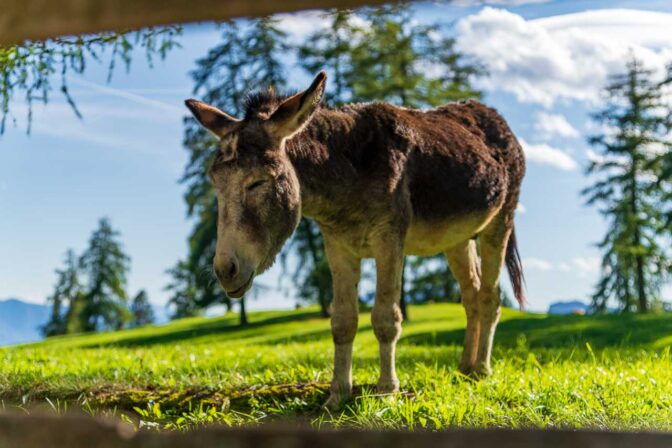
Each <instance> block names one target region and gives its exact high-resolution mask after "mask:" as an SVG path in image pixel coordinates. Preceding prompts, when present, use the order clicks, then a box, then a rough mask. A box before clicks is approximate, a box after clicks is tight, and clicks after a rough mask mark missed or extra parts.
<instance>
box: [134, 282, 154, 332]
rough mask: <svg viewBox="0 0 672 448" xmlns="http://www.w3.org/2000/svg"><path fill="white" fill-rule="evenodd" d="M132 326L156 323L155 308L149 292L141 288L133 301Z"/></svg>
mask: <svg viewBox="0 0 672 448" xmlns="http://www.w3.org/2000/svg"><path fill="white" fill-rule="evenodd" d="M131 315H132V318H131V319H132V320H131V327H140V326H142V325H148V324H152V323H154V310H153V309H152V304H151V303H149V298H148V297H147V292H146V291H145V290H144V289H141V290H140V291H139V292H138V293H137V294H136V295H135V297H133V300H132V301H131Z"/></svg>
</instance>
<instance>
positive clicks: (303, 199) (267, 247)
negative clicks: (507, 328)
mask: <svg viewBox="0 0 672 448" xmlns="http://www.w3.org/2000/svg"><path fill="white" fill-rule="evenodd" d="M326 78H327V76H326V74H325V72H320V73H319V74H318V75H317V77H316V78H315V80H314V81H313V82H312V84H311V85H310V87H309V88H308V89H307V90H305V91H303V92H300V93H297V94H295V95H291V96H281V95H278V94H277V93H275V91H274V90H273V89H269V90H268V91H265V92H258V93H255V94H252V95H250V96H248V99H247V102H246V104H245V106H246V107H245V108H246V112H245V116H244V118H242V119H236V118H233V117H231V116H229V115H227V114H226V113H224V112H222V111H221V110H219V109H217V108H215V107H213V106H211V105H208V104H205V103H203V102H200V101H197V100H193V99H190V100H187V101H186V105H187V107H188V108H189V109H190V111H191V112H192V114H193V115H194V117H195V118H196V120H198V121H199V122H200V123H201V125H203V126H204V127H205V128H206V129H207V130H209V131H210V132H211V133H212V134H214V135H215V136H216V137H217V138H218V139H219V148H218V149H217V152H216V154H215V155H214V160H213V162H212V165H211V166H210V167H209V169H208V176H209V178H210V180H211V181H212V183H213V185H214V188H215V190H216V192H217V200H218V206H219V212H218V224H217V250H216V255H215V257H214V261H213V263H214V272H215V274H216V276H217V278H218V280H219V282H220V284H221V286H222V287H223V288H224V289H225V290H226V292H227V294H228V295H229V296H230V297H232V298H239V297H242V296H243V294H244V293H245V292H246V291H247V290H248V289H249V288H250V285H251V283H252V280H253V279H254V277H255V276H256V275H257V274H259V273H261V272H263V271H265V270H266V269H268V268H269V267H270V266H271V265H272V264H273V260H274V258H275V257H276V255H277V254H278V252H279V251H280V249H281V248H282V245H283V243H284V242H285V241H286V240H287V239H288V238H289V237H290V236H291V234H292V232H293V231H294V229H295V228H296V226H297V224H298V222H299V219H300V217H301V216H302V215H303V216H306V217H309V218H311V219H313V220H315V222H316V223H317V225H318V226H319V228H320V231H321V232H322V235H323V237H324V243H325V249H326V254H327V258H328V261H329V266H330V269H331V273H332V276H333V290H334V297H333V310H332V317H331V329H332V334H333V340H334V345H335V356H334V370H333V379H332V382H331V386H330V397H329V400H328V401H327V403H326V404H327V406H329V407H332V408H337V407H339V406H340V405H341V404H342V403H343V402H344V401H345V400H347V399H348V398H349V397H350V395H351V392H352V373H351V367H352V343H353V340H354V338H355V333H356V332H357V324H358V305H357V297H358V295H357V284H358V282H359V279H360V262H361V260H362V258H373V259H375V264H376V296H375V303H374V306H373V310H372V313H371V321H372V325H373V330H374V333H375V335H376V338H377V340H378V343H379V348H380V377H379V380H378V383H377V388H378V391H379V392H380V393H383V394H391V393H395V392H397V391H398V389H399V381H398V379H397V374H396V369H395V347H396V343H397V340H398V339H399V337H400V335H401V321H402V315H401V312H400V308H399V299H400V294H401V276H402V267H403V262H404V261H403V260H404V255H419V256H431V255H436V254H438V253H441V252H443V253H444V254H445V256H446V257H447V260H448V263H449V265H450V269H451V272H452V273H453V275H454V276H455V278H456V279H457V281H458V282H459V285H460V289H461V296H462V304H463V306H464V308H465V310H466V316H467V326H466V332H465V340H464V350H463V354H462V359H461V362H460V366H459V369H460V370H461V371H462V372H463V373H465V374H473V375H487V374H490V372H491V369H490V354H491V350H492V342H493V336H494V333H495V326H496V325H497V322H498V320H499V316H500V303H501V300H500V292H499V277H500V271H501V267H502V265H503V264H506V266H507V268H508V271H509V276H510V278H511V281H512V284H513V289H514V293H515V296H516V298H517V300H518V301H519V302H520V304H521V305H522V304H523V303H524V300H525V298H524V296H523V286H522V284H523V276H522V269H521V263H520V256H519V254H518V250H517V248H516V239H515V235H514V231H513V220H514V212H515V209H516V205H517V202H518V195H519V192H520V185H521V182H522V179H523V175H524V171H525V161H524V156H523V151H522V149H521V146H520V144H519V143H518V141H517V140H516V138H515V136H514V135H513V133H512V132H511V130H510V129H509V127H508V125H507V124H506V122H505V121H504V119H503V118H502V117H501V116H500V115H499V114H498V113H497V112H496V111H495V110H493V109H490V108H488V107H486V106H484V105H482V104H480V103H479V102H477V101H466V102H460V103H452V104H447V105H445V106H441V107H437V108H434V109H429V110H415V109H408V108H403V107H397V106H393V105H390V104H384V103H363V104H351V105H347V106H344V107H340V108H327V107H323V106H320V102H321V99H322V95H323V93H324V89H325V82H326ZM477 237H478V239H479V243H480V261H479V257H478V254H477V248H476V243H475V238H477Z"/></svg>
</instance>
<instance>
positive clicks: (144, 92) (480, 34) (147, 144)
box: [0, 0, 672, 310]
mask: <svg viewBox="0 0 672 448" xmlns="http://www.w3.org/2000/svg"><path fill="white" fill-rule="evenodd" d="M483 3H488V4H487V5H484V4H483ZM415 11H416V19H417V20H418V21H420V22H436V21H441V22H443V23H453V24H454V27H453V28H452V29H451V31H450V32H451V33H452V34H453V35H454V36H455V38H456V39H457V43H458V47H459V48H460V49H461V50H462V51H464V52H466V53H469V54H470V55H472V56H473V57H476V58H478V59H480V60H481V61H482V62H483V63H484V64H485V65H486V66H487V68H488V70H489V72H490V76H488V77H487V78H485V79H483V80H482V81H481V83H480V84H479V87H481V88H482V89H483V90H484V92H485V95H484V101H485V102H486V103H488V104H490V105H492V106H494V107H496V108H497V109H498V110H499V111H500V112H501V113H502V114H503V115H504V117H505V118H506V119H507V120H508V121H509V123H510V124H511V126H512V128H513V130H514V132H516V134H517V135H518V137H519V138H520V139H521V141H522V142H523V144H524V146H525V149H526V152H527V157H528V171H527V177H526V179H525V182H524V185H523V193H522V198H521V203H522V206H521V208H520V211H519V213H518V217H517V229H518V230H517V233H518V235H519V241H520V245H521V247H520V250H521V254H522V256H523V259H524V265H525V269H526V276H527V284H528V296H529V302H530V308H531V309H533V310H545V309H546V308H547V307H548V304H549V303H550V302H552V301H555V300H562V299H571V298H580V299H584V300H585V299H587V298H588V296H589V294H590V292H591V291H592V288H593V285H594V284H595V281H596V279H597V275H598V268H599V252H598V251H597V249H596V248H595V247H594V243H595V242H596V241H598V240H599V239H600V238H601V237H602V235H603V232H604V230H605V224H604V222H603V220H602V219H601V218H600V217H599V216H598V214H597V213H596V211H595V210H594V209H590V208H586V207H584V206H583V205H582V200H581V198H580V196H579V192H580V190H581V189H582V188H583V187H585V186H586V185H587V183H588V181H587V179H586V178H585V176H584V175H583V169H584V167H585V166H586V164H587V162H588V158H589V157H591V155H590V152H589V146H588V145H587V144H586V142H585V141H586V140H585V139H586V136H587V135H589V134H591V133H593V132H595V131H596V129H595V127H594V125H592V123H591V122H590V120H589V113H590V112H591V111H594V110H596V108H598V107H599V99H600V96H599V94H600V86H602V85H603V84H604V82H605V80H606V77H607V76H608V74H610V73H614V72H616V71H618V70H621V69H622V67H623V65H624V63H625V57H626V55H627V54H628V51H632V52H634V53H635V54H636V55H637V56H639V57H641V58H642V59H643V60H644V61H645V62H646V63H647V65H649V66H650V67H651V68H654V69H658V70H662V67H663V66H664V64H665V63H666V62H669V61H672V40H671V39H670V30H672V4H671V3H670V2H668V1H648V2H646V1H593V2H588V1H557V2H556V1H547V2H544V1H539V0H536V1H535V0H527V1H526V0H492V1H489V2H477V1H472V0H458V1H456V2H454V3H453V5H452V6H449V5H445V4H418V5H417V6H415ZM282 20H283V22H282V23H283V26H285V27H286V29H287V31H289V32H290V33H292V35H293V36H299V35H302V34H304V33H307V32H309V31H311V30H313V29H315V27H318V26H321V23H322V22H321V20H320V18H319V16H318V15H317V14H316V13H315V12H306V13H302V14H298V15H283V16H282ZM180 40H181V45H182V48H181V49H176V50H174V51H172V52H171V53H170V54H169V55H168V57H167V58H166V60H165V61H157V62H156V63H155V64H154V67H153V68H151V69H150V68H149V67H147V65H146V63H145V62H144V59H143V55H142V54H138V55H137V56H136V57H135V58H134V62H133V66H132V68H131V70H130V72H129V73H125V72H124V71H123V70H117V71H116V73H115V74H114V77H113V79H112V82H110V83H109V84H108V83H107V82H106V76H107V72H106V66H105V65H104V64H96V63H95V62H92V63H90V64H89V69H88V70H87V72H86V73H85V74H84V75H83V76H78V77H71V80H70V85H71V90H72V94H73V96H74V97H75V100H76V102H77V104H78V107H79V109H80V110H81V112H82V114H83V116H84V118H83V119H82V120H79V119H77V118H76V117H75V116H74V114H73V113H72V112H71V111H70V110H69V107H68V105H67V104H66V103H65V101H64V100H63V98H61V97H59V95H58V93H55V94H53V96H52V100H51V101H50V103H49V105H48V106H46V107H42V106H39V105H38V106H36V107H35V110H34V119H33V120H34V121H33V131H32V133H31V135H26V132H25V130H26V124H25V106H23V105H22V104H21V103H20V102H15V103H13V104H12V110H13V111H14V114H15V116H16V125H15V126H14V125H12V126H10V127H9V128H8V129H7V131H6V133H5V135H3V136H1V137H0V248H2V250H1V251H0V272H1V273H2V274H1V277H0V298H5V297H18V298H22V299H25V300H28V301H32V302H43V301H44V298H45V297H46V296H47V295H48V294H49V292H50V291H51V288H52V285H53V282H54V274H53V270H54V269H55V268H56V267H58V266H59V265H60V264H61V260H62V255H63V253H64V252H65V250H66V249H68V248H73V249H75V250H76V251H78V252H79V251H82V250H83V249H84V247H85V245H86V242H87V239H88V237H89V234H90V232H91V231H92V229H93V228H94V227H95V225H96V222H97V220H98V218H100V217H101V216H109V217H110V218H111V219H112V222H113V225H114V226H115V227H116V228H117V229H119V230H120V231H121V232H122V239H123V242H124V246H125V249H126V250H127V252H128V253H129V254H130V255H131V257H132V270H131V273H130V276H129V289H130V292H131V293H134V292H136V291H137V290H139V289H140V288H145V289H147V291H148V292H149V295H150V298H151V300H152V301H153V302H154V303H157V304H162V303H165V301H166V299H167V293H166V292H165V291H163V287H164V285H165V284H166V283H167V282H168V280H169V279H168V277H167V276H166V275H165V270H166V269H167V268H169V267H170V266H172V265H173V264H174V263H175V261H176V260H177V259H178V258H180V257H183V256H184V254H185V253H186V249H187V248H186V236H187V234H188V232H189V229H190V226H191V224H190V223H189V222H188V221H187V220H186V210H185V207H184V204H183V200H182V193H183V188H182V186H181V185H179V184H178V179H179V177H180V175H181V173H182V169H183V167H184V164H185V162H186V152H185V151H184V149H183V148H182V146H181V140H182V119H183V117H184V116H186V111H185V110H184V109H183V105H182V101H183V100H184V99H185V98H188V97H190V96H192V93H191V90H192V83H191V80H190V78H189V76H188V72H189V70H190V69H192V68H193V66H194V60H195V59H197V58H198V57H200V56H202V55H204V54H205V53H206V52H207V50H208V49H209V48H211V47H212V46H214V45H215V44H217V43H218V41H219V33H218V32H217V30H216V27H215V26H214V25H213V24H200V25H191V26H188V27H186V29H185V32H184V34H183V36H182V37H181V38H180ZM292 60H293V59H292ZM287 73H288V80H289V85H290V86H292V87H295V88H301V87H302V86H303V85H304V84H305V83H306V81H308V80H309V75H308V74H305V73H303V72H302V71H301V70H299V69H297V68H296V67H295V66H289V67H288V70H287ZM279 277H280V269H279V267H278V266H277V265H276V267H274V268H273V269H271V271H269V272H268V273H267V274H264V276H263V277H261V278H260V279H259V281H260V282H262V283H264V284H265V285H268V286H271V287H272V288H273V289H272V290H271V291H269V292H267V293H264V294H263V297H259V298H258V299H257V300H255V301H252V302H251V305H252V307H253V308H270V307H291V306H292V305H293V304H294V300H293V299H292V298H291V291H290V294H289V296H287V295H286V294H284V293H281V292H280V291H279V290H276V288H275V286H276V285H277V284H278V280H279ZM287 283H288V282H285V285H286V284H287ZM669 292H670V291H669V290H667V291H666V294H667V298H668V299H669V298H670V294H669Z"/></svg>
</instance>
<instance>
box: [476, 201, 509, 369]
mask: <svg viewBox="0 0 672 448" xmlns="http://www.w3.org/2000/svg"><path fill="white" fill-rule="evenodd" d="M512 228H513V213H508V212H507V211H502V212H500V214H499V215H498V216H497V217H495V218H494V219H493V220H492V222H491V223H490V224H488V226H487V227H486V228H485V229H484V230H483V231H482V232H481V234H480V235H479V241H480V246H481V288H480V289H479V291H478V298H477V302H478V316H479V323H480V335H479V340H478V353H477V355H476V373H478V374H481V375H489V374H490V373H491V369H490V356H491V353H492V342H493V339H494V336H495V328H496V327H497V322H498V321H499V316H500V314H501V296H500V291H499V278H500V274H501V271H502V266H503V264H504V256H505V254H506V245H507V242H508V240H509V235H510V234H511V230H512Z"/></svg>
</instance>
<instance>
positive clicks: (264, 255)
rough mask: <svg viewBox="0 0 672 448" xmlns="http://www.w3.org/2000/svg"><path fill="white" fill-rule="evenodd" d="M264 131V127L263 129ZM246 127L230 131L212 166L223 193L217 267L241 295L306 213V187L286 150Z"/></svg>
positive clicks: (227, 286) (211, 173)
mask: <svg viewBox="0 0 672 448" xmlns="http://www.w3.org/2000/svg"><path fill="white" fill-rule="evenodd" d="M257 131H259V130H257ZM253 132H254V130H253V129H246V128H242V129H240V130H239V131H238V132H236V133H233V134H231V135H229V136H226V137H224V138H223V139H222V141H221V143H220V145H221V146H220V150H219V153H218V155H217V157H215V161H214V163H213V165H212V167H211V168H210V170H209V173H208V174H209V176H210V179H211V181H212V183H213V185H214V187H215V190H216V192H217V203H218V221H217V250H216V254H215V258H214V260H213V263H214V271H215V273H216V275H217V278H218V279H219V282H220V284H221V285H222V287H223V288H224V289H225V290H226V292H227V294H228V295H229V297H232V298H239V297H242V295H243V294H244V293H245V292H246V291H247V290H248V289H249V288H250V286H251V285H252V280H253V279H254V276H255V275H257V274H259V273H261V272H263V271H265V270H266V269H268V268H269V267H270V266H271V265H272V264H273V261H274V259H275V257H276V255H277V254H278V252H279V251H280V249H281V248H282V245H283V243H284V242H285V241H286V240H287V238H289V236H290V235H291V234H292V232H293V231H294V229H295V228H296V225H297V224H298V221H299V218H300V192H299V184H298V180H297V179H296V176H295V174H294V169H293V167H292V165H291V163H290V162H289V159H288V158H287V156H286V154H285V153H284V151H282V150H280V149H279V148H273V147H272V146H273V145H272V144H271V141H270V140H269V139H268V138H260V135H254V134H253Z"/></svg>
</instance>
